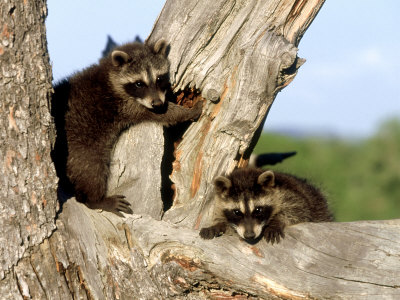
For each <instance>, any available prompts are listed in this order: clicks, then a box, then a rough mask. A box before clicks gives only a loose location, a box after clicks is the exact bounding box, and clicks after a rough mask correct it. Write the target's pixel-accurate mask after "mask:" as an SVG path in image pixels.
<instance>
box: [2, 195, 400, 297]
mask: <svg viewBox="0 0 400 300" xmlns="http://www.w3.org/2000/svg"><path fill="white" fill-rule="evenodd" d="M57 225H58V227H59V230H57V232H55V233H54V234H53V236H52V237H51V238H50V240H49V241H46V242H44V243H43V244H42V245H40V247H39V248H38V250H37V251H38V252H36V253H34V254H33V255H32V256H31V257H30V259H28V262H25V261H21V262H20V263H21V266H20V265H18V266H17V268H16V274H17V275H16V277H14V278H12V280H14V281H15V282H16V283H15V284H17V286H18V287H19V289H20V290H21V291H22V292H21V294H22V295H23V296H26V297H28V296H29V295H31V296H33V295H38V297H34V298H37V299H42V298H44V297H39V295H46V297H47V298H49V299H72V298H73V297H75V298H79V297H81V298H83V299H86V298H88V299H132V295H135V299H218V298H217V297H218V296H221V297H222V296H224V297H225V298H226V299H237V298H238V299H260V298H261V299H366V298H368V297H372V298H375V299H377V298H379V299H383V298H385V299H397V298H398V297H400V284H399V283H400V282H399V278H400V268H399V262H400V260H399V257H400V236H399V235H398V232H399V230H400V220H392V221H365V222H353V223H314V224H313V223H304V224H298V225H295V226H292V227H289V228H288V230H287V234H286V237H285V239H284V240H283V241H281V243H279V244H275V245H271V244H267V243H266V242H265V241H261V242H259V243H258V244H256V245H249V244H247V243H246V242H244V241H241V240H239V239H238V237H237V236H229V235H224V236H222V237H219V238H216V239H214V240H202V239H200V238H199V236H198V231H197V230H194V229H190V228H184V227H180V226H176V225H174V224H171V223H170V222H165V221H157V220H155V219H153V218H151V217H149V216H140V215H133V216H129V217H127V218H126V219H122V218H118V217H116V216H115V215H113V214H111V213H108V212H103V213H101V214H99V213H97V212H96V211H93V210H90V209H88V208H86V207H85V206H83V205H82V204H80V203H77V202H75V201H74V200H73V199H71V200H70V201H68V202H67V203H66V204H65V205H64V211H63V213H62V215H61V217H60V219H59V220H58V222H57ZM39 257H41V259H40V260H39V259H38V258H39ZM44 258H45V259H44ZM44 262H47V263H44ZM23 272H24V273H23ZM22 274H24V275H22ZM7 280H10V279H9V278H7ZM12 280H11V281H12ZM35 286H36V287H37V288H38V289H32V287H35ZM7 287H9V288H11V289H12V288H13V285H12V284H10V285H9V286H7ZM24 287H25V288H24ZM28 287H29V291H30V293H26V292H24V290H28ZM14 288H15V287H14ZM24 293H25V294H24ZM4 295H6V294H4ZM235 297H237V298H235Z"/></svg>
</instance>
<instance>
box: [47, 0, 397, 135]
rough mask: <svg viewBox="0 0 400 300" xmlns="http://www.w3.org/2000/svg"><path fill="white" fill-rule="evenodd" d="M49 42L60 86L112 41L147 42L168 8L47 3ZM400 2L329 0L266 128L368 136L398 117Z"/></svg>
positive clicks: (123, 1)
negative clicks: (304, 59)
mask: <svg viewBox="0 0 400 300" xmlns="http://www.w3.org/2000/svg"><path fill="white" fill-rule="evenodd" d="M47 3H48V9H49V15H48V18H47V21H46V27H47V39H48V47H49V52H50V59H51V62H52V65H53V76H54V79H55V80H59V79H61V78H63V77H65V76H67V75H69V74H71V73H72V72H74V71H78V70H80V69H82V68H84V67H86V66H88V65H90V64H92V63H95V62H97V60H98V59H99V57H100V55H101V51H102V50H103V48H104V46H105V43H106V40H107V35H111V36H112V37H113V38H114V40H115V41H116V42H118V43H124V42H128V41H131V40H133V39H134V37H135V36H136V35H139V36H141V37H142V38H146V37H147V36H148V34H149V33H150V31H151V29H152V26H153V23H154V21H155V20H156V18H157V16H158V14H159V12H160V11H161V9H162V6H163V5H164V1H158V0H149V1H129V0H113V1H111V0H100V1H82V0H70V1H59V0H48V2H47ZM399 11H400V1H398V0H385V1H376V0H352V1H348V0H347V1H346V0H326V2H325V4H324V6H323V7H322V9H321V11H320V13H319V14H318V16H317V17H316V19H315V20H314V22H313V23H312V24H311V26H310V28H309V29H308V30H307V32H306V33H305V35H304V37H303V39H302V41H301V42H300V45H299V56H300V57H303V58H306V59H307V62H306V63H305V64H304V65H303V66H302V67H301V68H300V70H299V73H298V74H297V77H296V78H295V80H294V81H293V82H292V83H291V84H290V85H289V86H288V87H287V88H285V89H284V90H282V92H280V93H279V94H278V96H277V98H276V100H275V103H274V104H273V106H272V108H271V110H270V113H269V115H268V118H267V122H266V129H269V130H274V131H275V130H288V131H300V132H310V133H319V134H321V133H322V134H323V133H327V134H333V135H337V136H341V137H347V138H349V137H367V136H370V135H371V134H373V133H374V132H375V130H376V129H377V127H378V125H379V124H380V123H381V122H382V121H383V120H385V119H386V118H389V117H397V118H400V60H399V59H398V58H397V55H398V53H400V34H399V28H400V20H399V17H398V12H399Z"/></svg>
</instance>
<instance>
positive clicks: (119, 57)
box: [111, 50, 131, 67]
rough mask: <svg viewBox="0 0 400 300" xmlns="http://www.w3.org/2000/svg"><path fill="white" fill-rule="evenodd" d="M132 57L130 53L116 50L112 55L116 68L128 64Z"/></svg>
mask: <svg viewBox="0 0 400 300" xmlns="http://www.w3.org/2000/svg"><path fill="white" fill-rule="evenodd" d="M130 58H131V57H130V56H129V54H128V53H126V52H124V51H120V50H114V51H113V52H112V53H111V60H112V63H113V65H114V66H116V67H119V66H122V65H123V64H126V63H127V62H128V61H129V60H130Z"/></svg>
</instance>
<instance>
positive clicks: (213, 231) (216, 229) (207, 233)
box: [200, 222, 227, 240]
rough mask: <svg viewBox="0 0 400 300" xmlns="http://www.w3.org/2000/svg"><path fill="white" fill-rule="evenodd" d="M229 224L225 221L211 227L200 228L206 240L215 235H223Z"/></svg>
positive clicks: (201, 235)
mask: <svg viewBox="0 0 400 300" xmlns="http://www.w3.org/2000/svg"><path fill="white" fill-rule="evenodd" d="M226 228H227V225H226V223H225V222H221V223H217V224H215V225H213V226H211V227H207V228H202V229H201V230H200V237H202V238H203V239H205V240H210V239H213V238H214V237H217V236H220V235H223V234H224V233H225V232H226Z"/></svg>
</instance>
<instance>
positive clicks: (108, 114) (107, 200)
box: [52, 40, 202, 216]
mask: <svg viewBox="0 0 400 300" xmlns="http://www.w3.org/2000/svg"><path fill="white" fill-rule="evenodd" d="M167 47H168V45H167V44H166V42H165V41H164V40H159V41H158V42H156V43H155V44H154V45H148V44H141V43H129V44H126V45H123V46H120V47H117V48H115V49H114V50H113V51H112V52H111V53H110V54H109V55H107V56H106V57H104V58H103V59H101V60H100V62H99V64H97V65H93V66H90V67H88V68H87V69H85V70H83V71H81V72H78V73H76V74H74V75H72V76H71V77H69V78H67V79H65V80H63V81H61V82H60V83H59V84H57V85H56V86H55V88H54V90H55V93H54V95H53V97H52V115H53V117H54V119H55V124H56V129H57V139H56V143H55V147H54V150H53V151H52V157H53V160H54V162H55V165H56V170H57V174H58V176H59V177H60V184H61V185H64V187H65V186H69V187H70V188H72V189H73V191H74V192H75V197H76V199H77V200H78V201H80V202H83V203H85V204H86V205H87V206H88V207H90V208H93V209H94V208H100V209H104V210H107V211H111V212H113V213H116V214H117V215H120V216H122V214H121V213H120V212H125V213H132V210H131V208H130V207H129V206H130V205H129V202H127V201H126V200H124V198H125V197H124V196H122V195H113V196H109V197H107V196H106V189H107V178H108V175H109V164H110V155H111V151H112V148H113V145H114V144H115V142H116V140H117V137H118V136H119V134H120V133H121V131H122V130H124V129H125V128H127V127H129V126H131V125H134V124H137V123H140V122H144V121H152V122H157V123H160V124H163V125H165V126H168V125H174V124H177V123H179V122H184V121H188V120H193V119H196V118H198V117H199V116H200V114H201V110H202V104H201V103H197V104H196V105H195V106H194V107H193V108H192V109H188V108H184V107H182V106H178V105H176V104H174V103H171V102H168V101H166V93H167V90H169V89H170V84H169V75H168V74H169V62H168V59H167Z"/></svg>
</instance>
